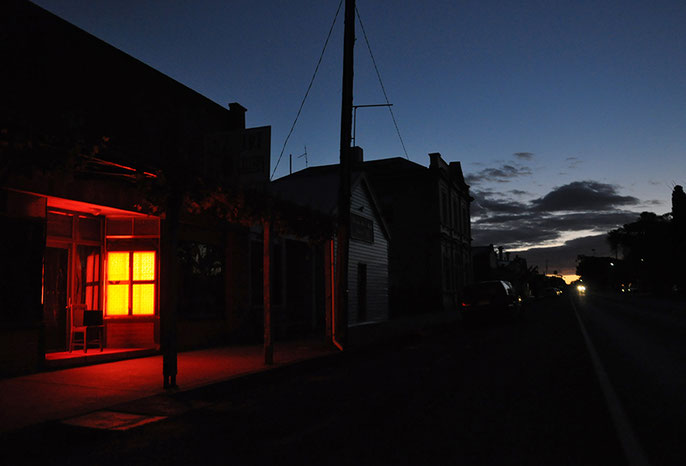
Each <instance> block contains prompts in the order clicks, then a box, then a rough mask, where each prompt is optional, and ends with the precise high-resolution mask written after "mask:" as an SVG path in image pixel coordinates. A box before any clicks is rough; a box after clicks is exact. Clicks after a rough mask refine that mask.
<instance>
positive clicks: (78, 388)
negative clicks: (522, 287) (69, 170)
mask: <svg viewBox="0 0 686 466" xmlns="http://www.w3.org/2000/svg"><path fill="white" fill-rule="evenodd" d="M455 319H456V315H455V313H436V314H426V315H423V316H420V317H418V318H414V319H400V320H394V321H391V322H384V323H370V324H365V325H358V326H354V327H351V328H350V331H349V337H348V339H349V347H350V350H351V351H355V350H356V349H362V348H367V347H369V346H373V345H374V344H375V343H380V342H383V341H385V340H387V339H392V338H397V337H400V336H402V335H405V334H409V333H413V332H419V331H422V329H424V328H428V327H432V326H437V325H441V324H444V323H448V322H454V321H455ZM340 354H342V353H341V352H340V351H339V350H338V349H336V348H335V347H334V346H333V345H332V344H331V343H330V342H327V341H324V340H323V339H319V340H299V341H287V342H279V341H277V342H275V344H274V364H273V365H269V366H268V365H265V364H264V356H263V347H262V345H252V346H227V347H218V348H210V349H203V350H196V351H187V352H181V353H179V355H178V378H177V382H178V385H179V388H178V391H190V390H194V389H198V388H200V387H207V386H211V385H213V384H218V383H230V382H231V381H232V380H245V379H246V378H251V377H252V378H255V377H261V378H265V380H266V378H267V377H270V376H278V375H282V374H284V373H285V372H288V371H289V370H293V369H297V368H302V366H312V365H319V364H327V361H330V358H336V357H338V356H339V355H340ZM162 382H163V377H162V356H161V355H155V356H149V357H141V358H137V359H129V360H124V361H117V362H108V363H102V364H95V365H90V366H84V367H76V368H70V369H61V370H55V371H49V372H40V373H36V374H30V375H25V376H20V377H12V378H7V379H0V436H1V435H3V434H6V433H9V432H13V431H17V430H20V429H22V428H26V427H29V426H33V425H37V424H41V423H44V422H49V421H60V420H67V419H72V418H77V417H79V416H87V415H89V413H95V412H98V411H100V410H105V409H107V408H113V407H115V406H118V405H122V404H126V403H137V404H139V405H140V404H146V403H151V404H155V405H159V403H160V400H162V402H163V400H164V398H165V397H164V395H165V394H166V391H165V390H164V389H163V388H162ZM158 407H159V406H158ZM94 419H95V420H94V421H93V422H96V423H98V422H100V423H102V422H105V423H106V422H119V421H121V420H119V421H117V420H111V421H107V420H102V419H98V418H97V417H96V418H94ZM129 426H131V425H130V424H129Z"/></svg>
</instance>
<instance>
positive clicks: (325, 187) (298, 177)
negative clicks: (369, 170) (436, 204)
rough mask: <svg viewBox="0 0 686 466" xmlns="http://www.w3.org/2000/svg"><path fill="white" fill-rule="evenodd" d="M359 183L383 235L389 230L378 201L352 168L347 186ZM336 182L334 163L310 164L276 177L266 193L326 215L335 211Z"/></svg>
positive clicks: (361, 173) (364, 180) (337, 173)
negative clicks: (315, 165) (297, 170)
mask: <svg viewBox="0 0 686 466" xmlns="http://www.w3.org/2000/svg"><path fill="white" fill-rule="evenodd" d="M360 185H361V186H362V188H363V189H364V190H365V191H366V193H367V195H368V197H369V202H370V204H371V205H372V208H373V209H374V215H375V216H376V218H377V221H378V222H379V225H380V226H381V230H382V231H383V233H384V235H385V236H386V238H390V233H389V230H388V227H387V225H386V222H385V220H384V218H383V215H382V214H381V209H380V208H379V203H378V201H377V200H376V196H375V195H374V191H373V190H372V188H371V185H370V184H369V181H368V180H367V177H366V176H365V174H364V173H363V172H361V171H354V172H353V173H352V175H351V178H350V189H351V191H353V190H354V189H355V188H356V187H357V186H360ZM339 186H340V174H339V166H338V165H323V166H318V167H310V168H306V169H304V170H301V171H299V172H295V173H292V174H290V175H287V176H284V177H282V178H279V179H277V180H274V181H273V182H272V183H271V184H270V186H269V190H270V193H271V194H272V195H274V196H276V197H278V198H280V199H283V200H286V201H290V202H293V203H295V204H298V205H301V206H304V207H308V208H311V209H313V210H315V211H317V212H321V213H325V214H327V215H335V214H336V212H337V211H338V189H339Z"/></svg>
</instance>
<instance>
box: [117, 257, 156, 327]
mask: <svg viewBox="0 0 686 466" xmlns="http://www.w3.org/2000/svg"><path fill="white" fill-rule="evenodd" d="M155 278H156V270H155V251H121V252H120V251H117V252H108V253H107V307H106V309H107V315H110V316H117V315H152V314H154V313H155Z"/></svg>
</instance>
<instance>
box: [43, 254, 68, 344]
mask: <svg viewBox="0 0 686 466" xmlns="http://www.w3.org/2000/svg"><path fill="white" fill-rule="evenodd" d="M44 267H45V272H44V274H43V279H44V283H43V322H44V324H45V350H46V352H51V351H65V350H66V349H67V305H68V302H67V290H68V285H69V250H68V249H65V248H50V247H49V248H45V265H44Z"/></svg>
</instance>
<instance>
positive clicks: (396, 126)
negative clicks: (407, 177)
mask: <svg viewBox="0 0 686 466" xmlns="http://www.w3.org/2000/svg"><path fill="white" fill-rule="evenodd" d="M355 13H357V20H358V21H359V22H360V27H361V28H362V34H363V35H364V41H365V42H366V43H367V50H369V56H370V57H372V63H373V64H374V69H375V70H376V76H377V77H378V78H379V84H381V90H382V91H383V96H384V98H385V99H386V104H388V111H389V112H391V119H392V120H393V125H394V126H395V131H396V132H397V133H398V139H400V145H401V146H403V152H405V158H406V159H407V160H410V157H409V156H408V155H407V149H405V143H404V142H403V137H402V136H401V135H400V129H399V128H398V122H397V121H395V115H394V114H393V109H392V108H391V102H390V100H388V95H387V94H386V88H385V87H384V85H383V81H382V80H381V73H380V72H379V67H378V66H376V60H375V59H374V54H373V53H372V47H371V45H369V39H368V38H367V32H366V31H365V30H364V24H363V23H362V18H361V17H360V11H359V10H358V9H357V7H355Z"/></svg>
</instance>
